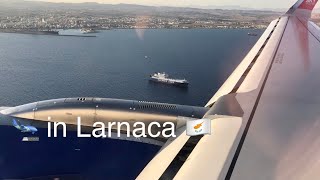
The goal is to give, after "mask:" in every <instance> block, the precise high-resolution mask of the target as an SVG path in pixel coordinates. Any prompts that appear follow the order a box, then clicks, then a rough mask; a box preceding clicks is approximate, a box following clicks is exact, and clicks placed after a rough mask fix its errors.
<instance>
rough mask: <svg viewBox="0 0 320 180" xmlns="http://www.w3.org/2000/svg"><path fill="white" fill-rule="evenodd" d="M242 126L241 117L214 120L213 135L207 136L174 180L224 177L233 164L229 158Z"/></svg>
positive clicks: (204, 179)
mask: <svg viewBox="0 0 320 180" xmlns="http://www.w3.org/2000/svg"><path fill="white" fill-rule="evenodd" d="M241 125H242V118H240V117H226V118H217V119H214V120H213V121H212V123H211V132H212V135H205V136H204V137H203V138H202V139H201V140H200V141H199V143H198V144H197V146H196V147H195V148H194V150H193V151H192V153H191V154H190V155H189V157H188V159H187V160H186V162H185V163H184V164H183V166H182V167H181V169H180V170H179V172H178V173H177V174H176V176H175V177H174V179H176V180H180V179H181V180H188V179H190V180H194V179H201V180H206V179H207V180H212V179H218V178H219V177H220V176H222V177H224V176H225V175H223V173H224V174H225V173H226V171H227V170H228V167H229V165H230V163H231V159H230V156H229V153H230V151H231V150H232V146H233V143H234V141H235V140H236V138H237V135H238V132H239V131H240V128H241Z"/></svg>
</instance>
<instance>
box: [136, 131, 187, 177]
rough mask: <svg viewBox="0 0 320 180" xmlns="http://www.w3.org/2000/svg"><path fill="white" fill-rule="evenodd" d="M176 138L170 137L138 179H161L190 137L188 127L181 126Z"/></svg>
mask: <svg viewBox="0 0 320 180" xmlns="http://www.w3.org/2000/svg"><path fill="white" fill-rule="evenodd" d="M177 134H178V136H177V137H176V138H170V139H169V140H168V141H167V142H166V144H165V145H164V146H163V148H161V150H160V151H159V152H158V154H157V155H156V156H155V157H154V158H153V159H152V160H151V161H150V162H149V163H148V165H147V166H146V167H145V168H144V169H143V171H142V172H141V173H140V174H139V176H138V177H137V178H136V179H137V180H145V179H160V177H161V176H162V175H163V174H164V172H165V171H166V169H167V168H168V167H169V165H170V164H171V162H172V161H173V160H174V158H175V157H176V156H177V154H178V153H179V151H180V150H181V149H182V148H183V146H184V145H185V144H186V142H187V141H188V139H189V136H187V135H186V128H185V126H184V127H181V128H180V129H179V132H177Z"/></svg>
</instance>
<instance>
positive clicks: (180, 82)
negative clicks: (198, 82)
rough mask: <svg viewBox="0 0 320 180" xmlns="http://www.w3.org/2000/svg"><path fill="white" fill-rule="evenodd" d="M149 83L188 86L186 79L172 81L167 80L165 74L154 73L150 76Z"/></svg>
mask: <svg viewBox="0 0 320 180" xmlns="http://www.w3.org/2000/svg"><path fill="white" fill-rule="evenodd" d="M150 81H153V82H159V83H165V84H171V85H177V86H188V85H189V82H188V81H187V80H186V79H173V78H169V75H168V74H166V73H164V72H163V73H160V72H156V73H154V74H152V75H150Z"/></svg>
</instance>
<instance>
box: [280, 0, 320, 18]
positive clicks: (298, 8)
mask: <svg viewBox="0 0 320 180" xmlns="http://www.w3.org/2000/svg"><path fill="white" fill-rule="evenodd" d="M317 2H318V0H298V1H297V2H296V3H295V4H294V5H293V6H292V7H291V8H290V9H289V10H288V12H287V13H286V14H288V15H295V16H298V17H303V18H307V19H308V18H310V17H311V13H312V10H313V9H314V7H315V6H316V4H317Z"/></svg>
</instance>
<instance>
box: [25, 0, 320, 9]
mask: <svg viewBox="0 0 320 180" xmlns="http://www.w3.org/2000/svg"><path fill="white" fill-rule="evenodd" d="M29 1H44V2H54V3H61V2H62V3H85V2H95V3H103V4H121V3H124V4H138V5H148V6H177V7H196V8H199V7H203V8H206V7H208V8H211V7H217V6H218V7H219V6H228V7H234V8H237V7H238V8H239V7H242V8H252V9H284V8H289V7H290V6H292V5H293V4H294V3H295V2H296V0H286V1H277V0H269V1H254V0H238V1H236V0H223V1H222V0H200V1H194V0H170V1H169V0H152V1H150V0H134V1H133V0H29ZM319 7H320V5H319V4H318V5H317V6H316V8H319Z"/></svg>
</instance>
